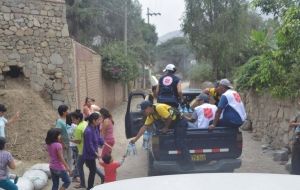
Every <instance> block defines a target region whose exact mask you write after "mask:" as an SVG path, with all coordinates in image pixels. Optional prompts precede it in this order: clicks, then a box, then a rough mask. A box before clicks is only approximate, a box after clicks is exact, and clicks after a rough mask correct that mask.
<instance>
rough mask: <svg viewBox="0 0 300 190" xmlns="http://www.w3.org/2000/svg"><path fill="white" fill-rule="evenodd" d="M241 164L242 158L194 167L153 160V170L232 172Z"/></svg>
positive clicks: (160, 171)
mask: <svg viewBox="0 0 300 190" xmlns="http://www.w3.org/2000/svg"><path fill="white" fill-rule="evenodd" d="M241 164H242V161H241V160H240V159H222V160H218V161H212V162H210V163H206V164H197V163H196V164H194V165H193V166H192V168H189V169H187V168H186V167H185V166H181V165H179V164H178V163H177V162H175V161H153V170H154V171H155V173H159V174H164V173H166V174H170V173H172V174H175V173H215V172H232V171H233V170H234V169H236V168H239V167H241Z"/></svg>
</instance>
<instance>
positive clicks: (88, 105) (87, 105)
mask: <svg viewBox="0 0 300 190" xmlns="http://www.w3.org/2000/svg"><path fill="white" fill-rule="evenodd" d="M82 112H83V118H87V117H88V116H89V115H91V114H92V113H93V109H92V100H91V98H89V97H86V98H85V102H84V105H83V109H82Z"/></svg>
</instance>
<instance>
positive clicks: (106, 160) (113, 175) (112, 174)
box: [99, 154, 126, 183]
mask: <svg viewBox="0 0 300 190" xmlns="http://www.w3.org/2000/svg"><path fill="white" fill-rule="evenodd" d="M125 158H126V155H124V156H123V158H122V160H121V161H120V162H114V161H113V159H112V157H111V155H110V154H106V155H104V156H103V158H102V160H103V162H102V161H100V163H99V164H100V165H101V166H102V167H103V168H104V173H105V181H104V183H109V182H113V181H116V180H117V168H119V167H120V166H121V165H122V164H123V163H124V160H125Z"/></svg>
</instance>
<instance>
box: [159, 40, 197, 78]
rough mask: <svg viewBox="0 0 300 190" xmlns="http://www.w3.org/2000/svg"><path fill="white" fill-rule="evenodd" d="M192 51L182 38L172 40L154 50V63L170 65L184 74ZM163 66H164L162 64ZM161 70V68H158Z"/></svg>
mask: <svg viewBox="0 0 300 190" xmlns="http://www.w3.org/2000/svg"><path fill="white" fill-rule="evenodd" d="M191 54H192V51H191V49H190V48H189V45H188V42H187V39H186V38H184V37H177V38H172V39H170V40H168V41H166V42H164V43H162V44H160V45H158V46H157V48H156V61H157V62H163V63H166V64H169V63H172V64H174V65H176V67H178V68H179V70H180V71H181V72H183V73H185V70H187V64H188V62H189V58H190V57H191ZM164 65H165V64H164ZM160 69H162V68H160Z"/></svg>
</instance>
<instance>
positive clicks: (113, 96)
mask: <svg viewBox="0 0 300 190" xmlns="http://www.w3.org/2000/svg"><path fill="white" fill-rule="evenodd" d="M74 55H75V56H74V57H75V62H74V65H75V67H74V68H75V73H76V74H75V75H76V79H75V81H76V85H75V86H76V89H77V91H76V105H77V108H82V106H83V104H84V100H85V97H92V98H94V99H95V100H96V104H97V105H99V106H100V107H106V108H113V107H115V106H117V105H118V104H120V103H121V102H122V101H123V97H124V91H123V85H122V84H121V83H115V82H112V81H107V80H104V79H103V78H102V73H101V57H100V55H98V54H97V53H96V52H94V51H93V50H91V49H89V48H87V47H85V46H83V45H81V44H79V43H77V42H75V41H74Z"/></svg>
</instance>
